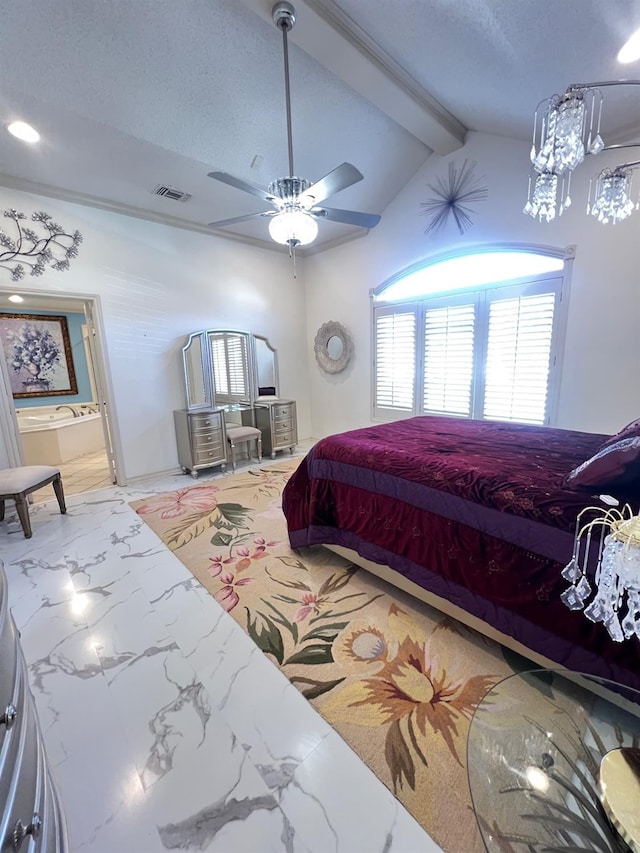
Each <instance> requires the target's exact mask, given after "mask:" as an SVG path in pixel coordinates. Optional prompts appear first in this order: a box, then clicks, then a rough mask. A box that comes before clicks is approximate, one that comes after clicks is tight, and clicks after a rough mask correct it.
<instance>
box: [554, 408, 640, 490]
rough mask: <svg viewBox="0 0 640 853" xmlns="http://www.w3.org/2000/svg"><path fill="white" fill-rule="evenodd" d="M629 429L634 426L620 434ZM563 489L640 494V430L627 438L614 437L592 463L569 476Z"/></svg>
mask: <svg viewBox="0 0 640 853" xmlns="http://www.w3.org/2000/svg"><path fill="white" fill-rule="evenodd" d="M635 423H636V424H637V423H638V422H637V421H636V422H635ZM630 426H632V424H629V426H628V427H625V429H624V430H621V432H625V431H626V430H628V429H629V427H630ZM614 439H615V440H614ZM564 486H566V487H567V488H569V489H577V488H593V487H598V488H604V487H607V488H616V487H618V488H620V489H621V490H622V491H624V492H625V493H633V494H635V493H636V492H640V430H638V432H637V434H636V435H627V436H626V437H625V438H618V437H617V436H612V437H611V439H609V442H608V443H607V442H605V443H604V444H603V445H602V447H600V448H599V449H598V451H597V452H596V453H594V455H593V456H592V457H591V458H590V459H587V461H586V462H583V463H582V464H581V465H578V467H577V468H574V469H573V471H571V472H570V473H569V474H567V476H566V477H565V479H564Z"/></svg>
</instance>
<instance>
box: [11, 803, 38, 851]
mask: <svg viewBox="0 0 640 853" xmlns="http://www.w3.org/2000/svg"><path fill="white" fill-rule="evenodd" d="M41 830H42V819H41V818H40V815H39V814H38V813H37V812H35V813H34V815H33V817H32V818H31V823H30V824H29V826H25V825H24V824H23V822H22V821H21V820H18V821H16V825H15V826H14V827H13V836H12V842H13V849H14V850H19V849H20V848H21V847H22V842H23V841H24V840H25V838H26V837H27V835H30V836H31V837H32V838H38V837H39V835H40V832H41Z"/></svg>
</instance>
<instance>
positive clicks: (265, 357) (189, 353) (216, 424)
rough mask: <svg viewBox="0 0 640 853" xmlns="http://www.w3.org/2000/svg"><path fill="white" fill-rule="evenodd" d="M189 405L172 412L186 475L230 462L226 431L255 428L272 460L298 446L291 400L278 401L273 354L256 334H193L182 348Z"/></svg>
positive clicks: (210, 331) (211, 331)
mask: <svg viewBox="0 0 640 853" xmlns="http://www.w3.org/2000/svg"><path fill="white" fill-rule="evenodd" d="M182 359H183V368H184V379H185V387H186V397H187V406H186V408H185V409H179V410H177V411H175V412H174V422H175V428H176V440H177V444H178V459H179V462H180V465H181V466H182V469H183V470H184V471H185V473H190V474H191V475H192V476H193V477H197V476H198V471H199V470H201V469H203V468H209V467H213V466H216V465H220V466H222V468H223V469H224V466H225V465H226V463H227V461H228V459H229V446H228V441H227V435H226V426H225V424H228V425H229V426H231V425H232V424H235V425H242V426H251V427H256V428H257V429H259V430H260V432H261V434H262V450H263V452H264V453H265V454H267V453H268V454H270V455H271V458H272V459H274V458H275V455H276V452H277V451H279V450H287V449H288V450H289V451H291V452H292V451H293V449H294V447H295V445H296V444H297V443H298V423H297V415H296V403H295V400H291V399H289V398H281V397H280V396H279V394H280V391H279V380H278V364H277V354H276V351H275V349H274V348H273V347H272V346H271V344H270V343H269V341H268V340H267V339H266V338H264V337H261V336H260V335H253V334H251V333H249V332H238V331H234V330H231V329H206V330H202V331H198V332H193V333H192V334H191V335H189V338H188V340H187V342H186V344H185V345H184V347H183V348H182Z"/></svg>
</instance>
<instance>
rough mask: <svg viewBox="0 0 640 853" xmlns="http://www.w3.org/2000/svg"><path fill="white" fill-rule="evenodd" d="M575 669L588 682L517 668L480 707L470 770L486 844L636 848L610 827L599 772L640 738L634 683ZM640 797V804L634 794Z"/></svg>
mask: <svg viewBox="0 0 640 853" xmlns="http://www.w3.org/2000/svg"><path fill="white" fill-rule="evenodd" d="M580 677H581V678H582V679H584V682H585V684H588V685H589V687H588V688H587V687H586V686H581V685H578V684H576V683H575V682H574V681H571V680H569V679H568V678H566V677H565V673H564V672H562V671H559V670H545V669H537V670H531V671H527V672H522V673H518V674H515V675H512V676H509V677H508V678H505V679H503V680H502V681H499V682H498V683H497V684H496V685H495V686H494V687H493V688H492V689H491V690H490V691H489V692H488V693H487V694H486V696H485V697H484V698H483V700H482V702H481V703H480V704H479V706H478V708H477V709H476V712H475V714H474V716H473V719H472V721H471V725H470V728H469V736H468V740H467V772H468V776H469V787H470V790H471V797H472V800H473V807H474V810H475V813H476V818H477V821H478V826H479V829H480V834H481V836H482V840H483V842H484V844H485V847H486V849H487V850H488V851H492V853H493V851H496V853H498V851H499V853H532V851H546V853H555V851H573V853H583V851H584V853H587V851H589V853H593V851H595V853H599V851H602V853H622V851H628V850H630V849H632V850H640V848H638V847H633V842H631V844H632V846H631V847H630V846H628V845H627V844H626V843H625V841H623V839H622V838H621V836H620V834H619V833H618V832H617V831H616V829H614V826H613V825H612V821H611V819H610V818H609V816H608V815H609V811H608V808H609V804H608V803H607V810H605V808H604V807H603V805H602V803H601V797H600V789H599V782H598V780H599V772H600V762H601V760H602V758H603V757H604V756H605V755H606V754H607V753H609V752H610V751H611V750H614V749H617V748H619V747H635V748H638V747H640V693H639V692H637V691H634V690H631V689H630V688H627V687H623V686H622V685H618V684H616V683H614V682H611V681H607V680H606V679H601V678H595V677H593V676H589V675H582V676H580ZM603 692H604V693H605V694H608V695H606V696H605V695H601V694H603ZM610 697H613V698H610ZM625 784H626V783H625ZM614 787H615V786H614ZM612 793H614V794H616V795H617V794H618V793H628V791H627V790H626V789H625V791H624V792H622V791H620V792H617V791H615V790H614V791H613V792H612ZM633 796H634V797H635V794H634V795H633ZM637 805H638V808H637V810H636V812H637V813H640V797H639V798H638V802H637ZM614 821H615V818H614ZM620 829H621V832H622V833H623V834H626V830H625V829H624V828H623V827H621V828H620Z"/></svg>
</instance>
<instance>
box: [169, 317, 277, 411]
mask: <svg viewBox="0 0 640 853" xmlns="http://www.w3.org/2000/svg"><path fill="white" fill-rule="evenodd" d="M182 360H183V366H184V376H185V386H186V392H187V409H207V408H211V407H214V406H230V405H244V406H250V405H252V404H253V403H254V402H255V401H256V400H258V399H259V398H260V397H278V394H279V387H278V361H277V354H276V351H275V349H274V348H273V347H272V346H271V344H270V343H269V341H268V340H267V338H265V337H262V336H261V335H252V334H251V333H250V332H237V331H234V330H231V329H208V330H205V331H201V332H193V333H192V334H191V335H189V339H188V341H187V343H186V344H185V346H184V347H183V348H182Z"/></svg>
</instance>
